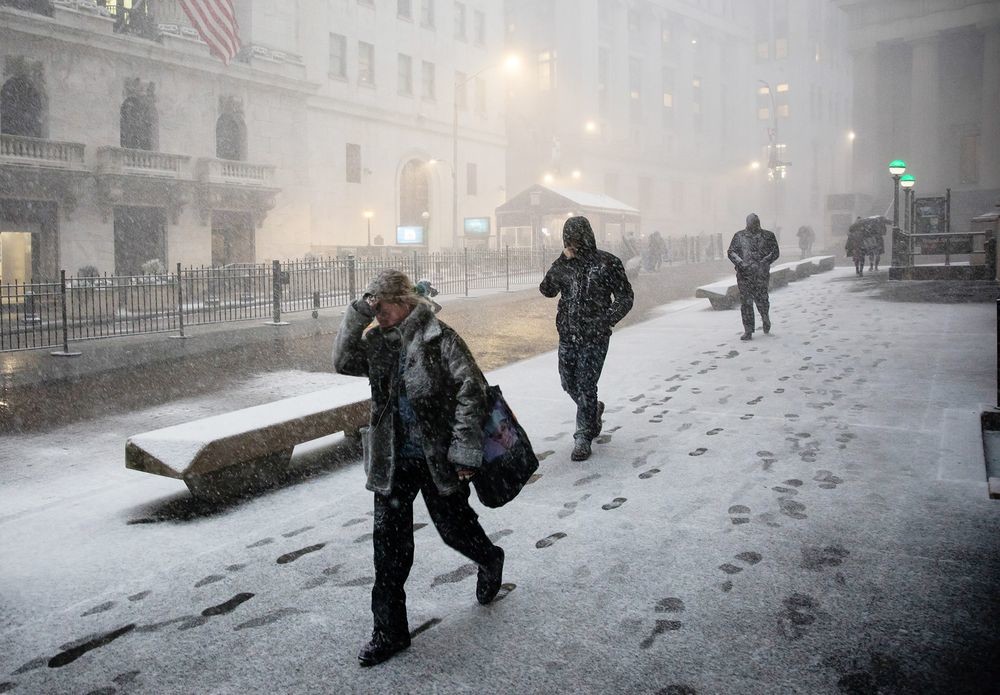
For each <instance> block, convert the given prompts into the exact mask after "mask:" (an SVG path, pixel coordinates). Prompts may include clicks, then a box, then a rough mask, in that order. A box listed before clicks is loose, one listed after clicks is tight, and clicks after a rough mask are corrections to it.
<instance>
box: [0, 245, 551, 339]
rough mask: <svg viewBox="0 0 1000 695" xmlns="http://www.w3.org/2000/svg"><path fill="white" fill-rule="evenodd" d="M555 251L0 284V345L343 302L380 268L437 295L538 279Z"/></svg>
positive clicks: (270, 315) (274, 316)
mask: <svg viewBox="0 0 1000 695" xmlns="http://www.w3.org/2000/svg"><path fill="white" fill-rule="evenodd" d="M557 253H558V250H552V249H550V250H538V249H535V250H532V249H511V248H508V249H504V250H482V249H477V250H473V251H470V250H468V249H465V250H462V251H448V252H440V253H412V254H400V255H395V256H385V257H363V256H362V257H346V258H323V259H303V260H290V261H273V262H271V263H263V264H234V265H228V266H221V267H200V268H182V267H181V266H180V264H178V265H177V268H176V271H175V272H172V273H166V274H162V275H139V276H113V275H101V276H95V277H83V276H78V277H66V274H65V271H63V272H62V273H61V277H60V279H59V280H58V281H32V282H26V283H20V282H14V283H9V284H0V352H5V351H12V350H32V349H39V348H52V347H60V346H61V347H62V348H63V349H62V352H66V353H68V352H69V348H68V344H69V342H70V341H81V340H88V339H94V338H105V337H110V336H125V335H136V334H140V333H158V332H171V331H175V332H178V333H180V334H182V335H183V332H184V328H185V326H192V325H202V324H211V323H224V322H230V321H246V320H252V319H257V320H268V321H269V322H271V323H275V324H280V323H281V317H282V314H283V313H285V312H296V311H309V310H313V311H315V310H317V309H321V308H325V307H336V306H344V305H346V304H348V303H349V302H350V301H352V300H353V299H355V298H357V297H358V296H359V295H360V293H362V292H363V291H364V288H365V286H366V285H367V284H368V282H369V281H370V280H371V278H372V277H374V276H375V275H376V274H377V273H378V272H379V271H380V270H382V269H384V268H398V269H400V270H402V271H404V272H406V273H407V274H408V275H409V276H410V277H411V278H413V279H414V280H420V279H428V280H430V281H431V284H432V285H433V286H434V287H435V288H436V289H437V290H438V291H439V292H440V293H441V294H465V295H468V294H469V291H470V290H477V289H485V288H502V289H510V287H511V286H512V285H518V284H524V283H534V282H539V281H540V280H541V277H542V275H543V273H544V272H545V270H546V269H547V268H548V265H549V264H550V263H551V261H552V260H553V259H554V257H555V255H556V254H557Z"/></svg>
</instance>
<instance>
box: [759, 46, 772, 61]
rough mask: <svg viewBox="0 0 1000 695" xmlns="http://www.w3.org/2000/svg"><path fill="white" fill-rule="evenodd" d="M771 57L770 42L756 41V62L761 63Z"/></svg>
mask: <svg viewBox="0 0 1000 695" xmlns="http://www.w3.org/2000/svg"><path fill="white" fill-rule="evenodd" d="M770 57H771V42H770V41H758V42H757V62H760V63H763V62H766V61H767V60H769V59H770Z"/></svg>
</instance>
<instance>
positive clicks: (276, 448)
mask: <svg viewBox="0 0 1000 695" xmlns="http://www.w3.org/2000/svg"><path fill="white" fill-rule="evenodd" d="M359 395H360V394H359V391H358V389H353V388H346V389H345V388H344V387H339V388H331V389H325V390H323V391H316V392H314V393H309V394H305V395H302V396H294V397H292V398H285V399H283V400H280V401H275V402H273V403H266V404H264V405H257V406H253V407H251V408H244V409H242V410H235V411H233V412H231V413H225V414H222V415H214V416H211V417H206V418H202V419H200V420H194V421H191V422H186V423H183V424H180V425H173V426H171V427H164V428H162V429H158V430H153V431H151V432H145V433H143V434H137V435H135V436H133V437H129V439H128V441H127V442H126V443H125V467H126V468H131V469H133V470H137V471H144V472H146V473H154V474H156V475H164V476H167V477H169V478H178V479H180V480H183V481H184V482H185V484H187V486H188V489H189V490H190V491H191V493H192V494H193V495H195V496H196V497H203V498H210V499H222V498H226V497H229V496H232V495H234V494H238V493H239V492H241V491H246V490H252V489H259V488H263V487H268V486H270V485H273V484H274V483H275V482H277V481H279V480H280V479H281V478H282V476H283V475H285V473H286V468H287V464H288V461H289V460H290V459H291V456H292V450H293V449H294V448H295V446H296V445H297V444H302V443H304V442H308V441H312V440H314V439H319V438H320V437H325V436H327V435H331V434H335V433H337V432H343V433H344V434H345V435H346V436H348V437H357V436H358V430H359V428H361V427H362V426H364V425H366V424H367V423H368V417H369V411H370V409H371V406H370V404H369V403H370V402H369V399H366V398H360V397H359Z"/></svg>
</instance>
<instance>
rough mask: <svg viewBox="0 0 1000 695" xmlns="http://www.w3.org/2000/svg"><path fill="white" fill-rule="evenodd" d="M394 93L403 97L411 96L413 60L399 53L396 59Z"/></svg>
mask: <svg viewBox="0 0 1000 695" xmlns="http://www.w3.org/2000/svg"><path fill="white" fill-rule="evenodd" d="M396 72H397V74H396V81H397V85H396V91H397V92H398V93H399V94H402V95H403V96H408V97H409V96H413V59H412V58H410V56H408V55H405V54H403V53H400V54H399V56H398V57H397V59H396Z"/></svg>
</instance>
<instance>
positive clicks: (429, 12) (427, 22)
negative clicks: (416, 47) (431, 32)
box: [420, 0, 434, 29]
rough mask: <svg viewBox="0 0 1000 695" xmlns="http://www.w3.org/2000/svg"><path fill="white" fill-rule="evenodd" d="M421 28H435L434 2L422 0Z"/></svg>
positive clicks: (432, 0)
mask: <svg viewBox="0 0 1000 695" xmlns="http://www.w3.org/2000/svg"><path fill="white" fill-rule="evenodd" d="M420 26H422V27H426V28H428V29H433V28H434V0H420Z"/></svg>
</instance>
